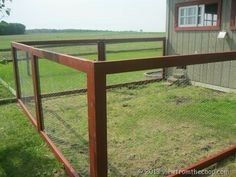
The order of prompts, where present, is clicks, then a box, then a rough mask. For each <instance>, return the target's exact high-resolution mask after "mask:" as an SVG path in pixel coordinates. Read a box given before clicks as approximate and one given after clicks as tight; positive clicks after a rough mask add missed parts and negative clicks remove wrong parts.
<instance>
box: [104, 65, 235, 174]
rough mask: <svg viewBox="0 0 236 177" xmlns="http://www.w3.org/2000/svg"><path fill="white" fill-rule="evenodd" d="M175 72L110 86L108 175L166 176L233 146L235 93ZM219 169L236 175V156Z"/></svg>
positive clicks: (108, 92)
mask: <svg viewBox="0 0 236 177" xmlns="http://www.w3.org/2000/svg"><path fill="white" fill-rule="evenodd" d="M176 72H178V73H176ZM181 72H182V73H181ZM175 73H176V74H174V75H173V76H171V77H170V78H168V81H166V82H163V81H156V82H154V83H148V82H142V83H136V84H132V85H126V86H121V87H117V88H112V89H108V90H107V102H108V103H107V109H108V114H107V116H108V117H107V120H108V160H109V161H108V162H109V176H111V177H115V176H117V177H118V176H119V177H120V176H150V177H154V176H155V177H156V176H158V177H159V176H160V177H163V176H166V175H168V174H170V173H171V172H175V171H177V170H180V169H182V168H185V167H187V166H189V165H190V164H193V163H196V162H198V161H199V160H201V159H203V158H206V157H209V156H210V155H212V154H214V153H217V152H219V151H221V150H223V149H225V148H227V147H229V146H230V145H235V143H236V141H235V140H236V128H235V123H236V119H235V115H236V94H235V93H226V92H223V91H217V90H213V89H209V88H204V87H200V86H195V85H193V84H192V82H191V80H189V76H188V74H189V73H188V72H186V71H185V70H182V69H181V70H178V71H175ZM128 74H129V75H130V76H132V73H127V75H128ZM111 76H112V75H111ZM216 169H217V170H218V169H221V170H225V171H226V172H228V171H230V172H231V173H230V174H227V175H226V176H230V175H232V174H233V170H235V158H234V157H233V159H228V160H227V161H226V162H224V163H222V162H221V163H219V164H218V165H217V166H213V167H211V168H210V170H213V171H212V173H213V172H214V170H216ZM213 176H214V175H213ZM215 176H216V175H215Z"/></svg>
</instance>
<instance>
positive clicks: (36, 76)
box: [30, 55, 44, 131]
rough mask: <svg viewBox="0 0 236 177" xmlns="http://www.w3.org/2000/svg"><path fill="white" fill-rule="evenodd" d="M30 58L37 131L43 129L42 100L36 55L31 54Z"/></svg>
mask: <svg viewBox="0 0 236 177" xmlns="http://www.w3.org/2000/svg"><path fill="white" fill-rule="evenodd" d="M30 58H31V66H32V67H31V68H32V80H33V86H34V101H35V111H36V118H37V127H38V131H43V130H44V121H43V110H42V100H41V89H40V76H39V65H38V57H36V56H34V55H31V56H30Z"/></svg>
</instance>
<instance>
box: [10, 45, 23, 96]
mask: <svg viewBox="0 0 236 177" xmlns="http://www.w3.org/2000/svg"><path fill="white" fill-rule="evenodd" d="M12 57H13V70H14V77H15V87H16V98H17V99H20V98H21V88H20V76H19V66H18V61H17V51H16V48H14V47H12Z"/></svg>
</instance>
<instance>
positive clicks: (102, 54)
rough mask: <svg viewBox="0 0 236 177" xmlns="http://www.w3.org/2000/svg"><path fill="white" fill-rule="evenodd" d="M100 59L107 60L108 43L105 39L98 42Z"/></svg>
mask: <svg viewBox="0 0 236 177" xmlns="http://www.w3.org/2000/svg"><path fill="white" fill-rule="evenodd" d="M97 45H98V61H106V44H105V42H104V41H99V42H98V44H97Z"/></svg>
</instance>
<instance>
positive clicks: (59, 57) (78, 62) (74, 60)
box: [12, 42, 92, 73]
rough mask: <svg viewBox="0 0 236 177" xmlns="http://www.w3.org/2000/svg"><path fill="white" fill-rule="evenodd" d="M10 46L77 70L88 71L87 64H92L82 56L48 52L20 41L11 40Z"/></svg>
mask: <svg viewBox="0 0 236 177" xmlns="http://www.w3.org/2000/svg"><path fill="white" fill-rule="evenodd" d="M12 46H13V47H14V48H17V49H19V50H22V51H25V52H29V53H31V54H32V55H34V56H37V57H38V58H45V59H48V60H50V61H53V62H56V63H59V64H62V65H65V66H68V67H70V68H73V69H76V70H79V71H83V72H86V73H87V72H89V67H90V66H89V65H91V64H92V61H91V60H88V59H84V58H79V57H73V56H70V55H64V54H59V53H56V52H49V51H46V50H42V49H38V48H34V47H31V46H28V45H25V44H21V43H16V42H13V43H12Z"/></svg>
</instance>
